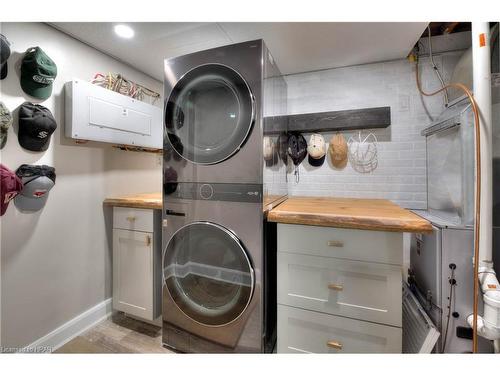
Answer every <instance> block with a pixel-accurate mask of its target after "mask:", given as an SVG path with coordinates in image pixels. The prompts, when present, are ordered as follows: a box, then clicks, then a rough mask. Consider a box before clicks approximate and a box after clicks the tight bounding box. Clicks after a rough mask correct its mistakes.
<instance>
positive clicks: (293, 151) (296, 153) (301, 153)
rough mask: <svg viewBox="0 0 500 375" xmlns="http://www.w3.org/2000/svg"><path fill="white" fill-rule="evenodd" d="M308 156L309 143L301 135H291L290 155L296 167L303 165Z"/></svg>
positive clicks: (289, 138) (289, 140)
mask: <svg viewBox="0 0 500 375" xmlns="http://www.w3.org/2000/svg"><path fill="white" fill-rule="evenodd" d="M306 154H307V142H306V140H305V138H304V136H303V135H302V134H300V133H290V135H289V137H288V155H289V156H290V158H291V159H292V161H293V164H294V165H295V166H297V165H299V164H300V163H302V160H304V159H305V157H306Z"/></svg>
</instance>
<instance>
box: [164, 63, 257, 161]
mask: <svg viewBox="0 0 500 375" xmlns="http://www.w3.org/2000/svg"><path fill="white" fill-rule="evenodd" d="M254 117H255V101H254V99H253V95H252V93H251V91H250V88H249V87H248V85H247V83H246V82H245V80H244V79H243V77H242V76H241V75H240V74H239V73H238V72H236V71H235V70H233V69H231V68H229V67H227V66H225V65H220V64H207V65H201V66H199V67H197V68H194V69H192V70H191V71H189V72H188V73H186V74H185V75H184V76H183V77H182V78H181V79H180V80H179V81H178V82H177V84H176V85H175V87H174V88H173V90H172V92H171V94H170V97H169V98H168V101H167V103H166V108H165V128H166V135H167V137H166V138H167V139H168V141H169V142H170V144H171V145H172V147H173V148H174V149H175V150H176V151H177V153H178V154H179V155H181V156H182V157H183V158H184V159H186V160H188V161H190V162H193V163H196V164H216V163H219V162H221V161H224V160H226V159H227V158H229V157H231V156H232V155H233V154H234V153H236V152H237V151H238V150H239V149H240V147H241V146H242V145H243V143H244V142H245V140H246V139H247V137H248V135H249V134H250V131H251V129H252V126H253V123H254Z"/></svg>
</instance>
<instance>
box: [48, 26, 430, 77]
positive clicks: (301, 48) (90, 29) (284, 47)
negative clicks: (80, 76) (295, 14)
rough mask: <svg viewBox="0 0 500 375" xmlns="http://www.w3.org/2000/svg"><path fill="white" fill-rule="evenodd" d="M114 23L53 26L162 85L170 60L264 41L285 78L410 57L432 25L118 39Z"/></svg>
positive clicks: (220, 30)
mask: <svg viewBox="0 0 500 375" xmlns="http://www.w3.org/2000/svg"><path fill="white" fill-rule="evenodd" d="M114 25H115V24H114V23H93V22H92V23H79V22H59V23H53V24H52V26H54V27H56V28H58V29H59V30H61V31H64V32H66V33H68V34H70V35H72V36H73V37H75V38H77V39H79V40H81V41H83V42H85V43H87V44H89V45H91V46H93V47H95V48H97V49H99V50H101V51H103V52H105V53H107V54H109V55H112V56H114V57H116V58H118V59H119V60H122V61H124V62H126V63H128V64H130V65H132V66H134V67H135V68H137V69H138V70H141V71H142V72H144V73H146V74H148V75H150V76H152V77H155V78H156V79H158V80H160V81H162V80H163V60H164V59H165V58H170V57H175V56H180V55H184V54H187V53H192V52H196V51H201V50H204V49H208V48H213V47H218V46H222V45H226V44H231V43H238V42H243V41H247V40H252V39H259V38H262V39H264V41H265V42H266V44H267V46H268V47H269V49H270V51H271V53H272V54H273V56H274V59H275V60H276V62H277V64H278V66H279V68H280V70H281V72H282V73H283V74H293V73H300V72H307V71H312V70H320V69H327V68H335V67H341V66H349V65H357V64H365V63H371V62H378V61H386V60H393V59H398V58H404V57H406V55H407V54H408V52H409V51H410V50H411V48H412V47H413V45H414V44H415V43H416V41H417V40H418V38H419V37H420V35H421V34H422V32H423V31H424V29H425V27H426V26H427V23H424V22H405V23H390V22H373V23H366V22H344V23H342V22H332V23H311V22H303V23H295V22H281V23H279V22H276V23H187V22H186V23H179V22H160V23H128V25H130V26H131V27H132V28H133V29H134V30H135V37H134V38H132V39H122V38H120V37H118V36H117V35H116V34H115V33H114V32H113V26H114Z"/></svg>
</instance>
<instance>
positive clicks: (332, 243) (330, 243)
mask: <svg viewBox="0 0 500 375" xmlns="http://www.w3.org/2000/svg"><path fill="white" fill-rule="evenodd" d="M328 246H331V247H344V243H343V242H342V241H334V240H331V241H328Z"/></svg>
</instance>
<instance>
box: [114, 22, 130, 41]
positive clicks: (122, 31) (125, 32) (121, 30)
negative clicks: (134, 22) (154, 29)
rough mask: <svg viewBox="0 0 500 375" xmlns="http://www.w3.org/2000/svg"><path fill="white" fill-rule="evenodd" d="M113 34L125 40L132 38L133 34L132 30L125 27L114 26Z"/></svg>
mask: <svg viewBox="0 0 500 375" xmlns="http://www.w3.org/2000/svg"><path fill="white" fill-rule="evenodd" d="M115 33H116V35H118V36H120V37H122V38H126V39H130V38H132V37H133V36H134V34H135V32H134V30H133V29H132V28H131V27H130V26H127V25H116V26H115Z"/></svg>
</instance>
